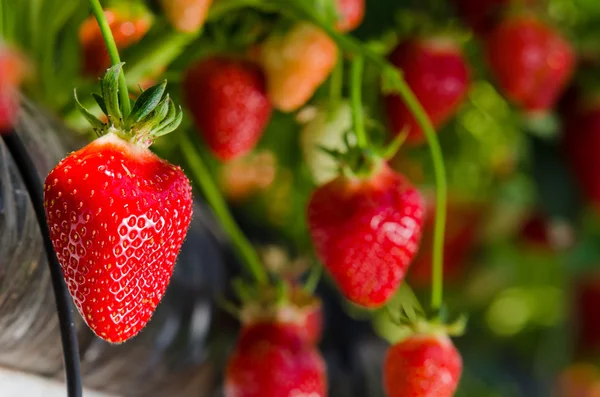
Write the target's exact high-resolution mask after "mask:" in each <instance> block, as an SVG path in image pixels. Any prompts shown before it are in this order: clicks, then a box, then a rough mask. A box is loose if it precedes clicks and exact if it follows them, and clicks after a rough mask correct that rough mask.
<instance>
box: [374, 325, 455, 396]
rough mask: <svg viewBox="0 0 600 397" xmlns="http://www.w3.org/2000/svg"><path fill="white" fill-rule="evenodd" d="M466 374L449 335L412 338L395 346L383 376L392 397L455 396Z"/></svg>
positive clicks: (388, 392)
mask: <svg viewBox="0 0 600 397" xmlns="http://www.w3.org/2000/svg"><path fill="white" fill-rule="evenodd" d="M461 372H462V359H461V357H460V353H459V352H458V350H456V348H455V347H454V345H453V344H452V341H451V340H450V338H449V337H448V336H446V335H435V334H433V335H428V334H425V335H412V336H410V337H408V338H407V339H405V340H404V341H402V342H400V343H398V344H396V345H394V346H392V347H391V348H390V349H389V350H388V352H387V356H386V358H385V363H384V368H383V377H384V388H385V391H386V394H387V396H388V397H409V396H410V397H452V396H454V392H455V391H456V388H457V386H458V382H459V380H460V376H461Z"/></svg>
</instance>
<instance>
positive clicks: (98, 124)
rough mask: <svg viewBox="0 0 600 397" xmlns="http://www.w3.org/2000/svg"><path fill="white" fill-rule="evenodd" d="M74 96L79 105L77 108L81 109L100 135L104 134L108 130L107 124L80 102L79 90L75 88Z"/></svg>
mask: <svg viewBox="0 0 600 397" xmlns="http://www.w3.org/2000/svg"><path fill="white" fill-rule="evenodd" d="M74 97H75V104H76V105H77V108H78V109H79V111H80V112H81V114H82V115H83V117H85V118H86V120H87V121H88V122H89V123H90V124H91V125H92V128H93V129H94V131H96V133H97V134H98V135H101V134H103V133H104V131H105V130H106V124H104V123H103V122H102V121H101V120H100V119H98V118H97V117H96V116H94V115H93V114H92V113H90V111H89V110H87V109H86V108H85V107H83V105H82V104H81V102H79V99H78V98H77V90H74Z"/></svg>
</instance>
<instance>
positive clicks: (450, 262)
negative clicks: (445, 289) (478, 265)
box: [408, 200, 482, 287]
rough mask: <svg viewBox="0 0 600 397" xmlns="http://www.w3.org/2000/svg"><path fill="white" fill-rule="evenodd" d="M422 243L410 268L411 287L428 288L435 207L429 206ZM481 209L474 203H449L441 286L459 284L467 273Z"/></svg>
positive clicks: (433, 205)
mask: <svg viewBox="0 0 600 397" xmlns="http://www.w3.org/2000/svg"><path fill="white" fill-rule="evenodd" d="M428 204H429V205H428V208H427V214H426V218H425V225H424V228H423V239H422V241H421V246H420V248H419V253H418V255H417V257H416V258H415V260H414V262H413V263H412V265H411V266H410V271H409V272H408V279H409V282H410V285H411V286H414V287H429V286H430V285H431V261H432V249H433V229H434V222H435V203H434V202H433V200H432V201H431V202H430V203H428ZM481 218H482V208H481V206H479V205H477V204H475V203H459V202H449V203H448V211H447V219H446V233H445V239H444V283H449V282H450V283H452V282H454V283H456V282H460V281H461V280H462V278H463V276H464V274H465V272H466V270H467V265H468V262H467V261H468V259H469V254H471V253H472V252H473V249H474V248H475V245H476V243H477V238H478V230H479V226H480V224H481Z"/></svg>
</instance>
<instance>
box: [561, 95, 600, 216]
mask: <svg viewBox="0 0 600 397" xmlns="http://www.w3.org/2000/svg"><path fill="white" fill-rule="evenodd" d="M598 104H600V102H598V101H597V100H596V99H592V100H590V101H587V100H582V99H579V100H577V102H576V104H575V105H573V106H572V107H573V109H572V110H571V112H569V114H568V115H567V116H566V118H565V120H564V134H563V142H562V146H563V149H564V153H565V156H566V160H567V161H568V165H569V167H570V169H571V171H572V172H573V175H574V177H575V180H576V182H577V183H578V185H579V187H580V188H581V190H582V192H583V194H584V196H585V197H586V198H587V200H589V201H590V202H591V203H592V204H593V205H594V207H595V208H600V179H598V170H600V158H599V157H598V153H597V149H596V148H597V147H598V145H600V106H598Z"/></svg>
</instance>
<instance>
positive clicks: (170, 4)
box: [160, 0, 212, 33]
mask: <svg viewBox="0 0 600 397" xmlns="http://www.w3.org/2000/svg"><path fill="white" fill-rule="evenodd" d="M160 4H161V6H162V9H163V12H164V13H165V16H166V17H167V20H168V21H169V22H170V23H171V25H173V26H174V27H175V29H177V30H178V31H180V32H185V33H192V32H196V31H198V30H199V29H200V28H201V27H202V25H204V21H205V20H206V16H207V15H208V9H209V8H210V5H211V4H212V0H160Z"/></svg>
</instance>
